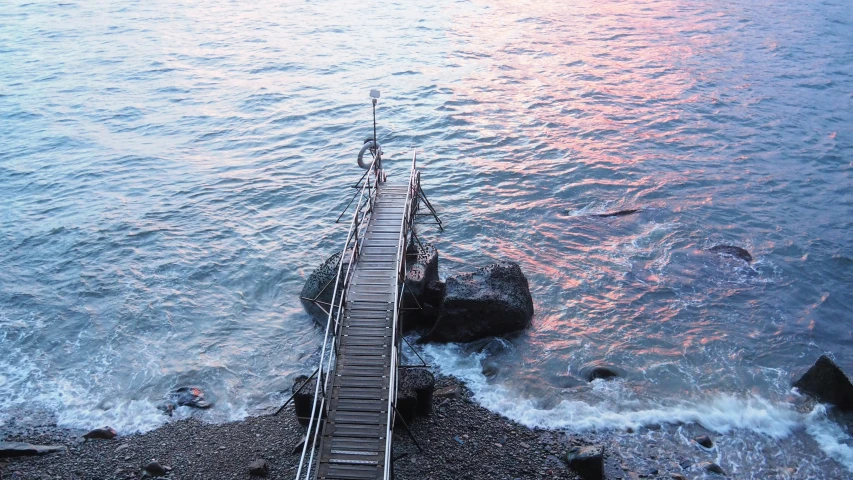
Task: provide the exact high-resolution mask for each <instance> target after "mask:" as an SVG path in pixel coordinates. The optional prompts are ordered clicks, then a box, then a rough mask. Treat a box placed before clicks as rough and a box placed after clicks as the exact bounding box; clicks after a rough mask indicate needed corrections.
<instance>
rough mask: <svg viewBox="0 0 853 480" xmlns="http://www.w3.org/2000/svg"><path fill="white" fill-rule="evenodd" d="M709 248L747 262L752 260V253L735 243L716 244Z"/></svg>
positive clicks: (719, 253)
mask: <svg viewBox="0 0 853 480" xmlns="http://www.w3.org/2000/svg"><path fill="white" fill-rule="evenodd" d="M709 250H710V251H712V252H714V253H716V254H718V255H725V256H729V257H734V258H739V259H741V260H743V261H744V262H746V263H749V262H751V261H752V255H750V254H749V252H748V251H746V250H745V249H743V248H740V247H735V246H733V245H714V246H713V247H711V248H710V249H709Z"/></svg>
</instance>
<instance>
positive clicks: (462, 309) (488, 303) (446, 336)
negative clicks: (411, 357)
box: [421, 262, 533, 342]
mask: <svg viewBox="0 0 853 480" xmlns="http://www.w3.org/2000/svg"><path fill="white" fill-rule="evenodd" d="M532 318H533V299H532V297H531V296H530V287H529V285H528V283H527V278H525V277H524V274H523V273H522V272H521V267H519V266H518V264H517V263H511V262H509V263H498V264H494V265H489V266H486V267H483V268H479V269H477V270H476V271H475V272H473V273H465V274H461V275H454V276H451V277H448V278H447V283H446V284H445V292H444V298H443V299H442V302H441V307H440V310H439V314H438V320H437V321H436V324H435V327H434V328H433V329H432V331H431V332H429V333H428V334H427V335H425V336H424V337H423V338H422V339H421V341H435V342H470V341H472V340H477V339H480V338H484V337H488V336H499V335H504V334H507V333H511V332H515V331H518V330H523V329H525V328H527V327H529V326H530V322H531V320H532Z"/></svg>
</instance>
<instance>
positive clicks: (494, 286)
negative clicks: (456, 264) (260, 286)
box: [301, 244, 533, 343]
mask: <svg viewBox="0 0 853 480" xmlns="http://www.w3.org/2000/svg"><path fill="white" fill-rule="evenodd" d="M407 255H408V256H409V260H410V264H409V265H408V269H407V271H406V286H405V289H404V292H403V297H402V300H403V307H404V308H405V309H406V312H407V313H406V315H405V317H404V320H403V328H404V329H405V330H418V329H420V330H422V331H426V332H427V333H426V334H425V335H424V336H423V337H422V338H421V339H420V341H421V342H441V343H446V342H471V341H474V340H478V339H482V338H487V337H495V336H502V335H507V334H510V333H513V332H517V331H520V330H524V329H526V328H528V327H529V326H530V323H531V321H532V319H533V298H532V297H531V295H530V286H529V284H528V282H527V278H526V277H525V276H524V273H522V271H521V267H520V266H519V265H518V264H517V263H515V262H501V263H496V264H492V265H487V266H485V267H481V268H478V269H476V270H475V271H473V272H470V273H462V274H457V275H451V276H449V277H448V278H447V281H446V282H445V283H442V282H441V281H440V280H439V277H438V250H437V249H436V248H435V247H434V246H432V245H430V244H424V245H422V246H410V247H409V249H408V251H407ZM340 258H341V255H340V254H335V255H332V256H331V257H329V258H328V259H327V260H326V261H325V262H323V264H321V265H320V266H319V267H318V268H317V269H316V270H314V271H313V272H312V273H311V275H309V277H308V279H307V280H306V282H305V285H304V286H303V288H302V293H301V297H302V302H303V305H304V306H305V308H306V310H307V311H308V313H309V314H311V316H312V317H313V318H314V320H315V321H316V322H317V323H318V324H320V325H321V326H325V325H326V320H327V317H328V308H329V305H330V303H331V301H332V293H333V290H334V288H335V276H336V275H337V272H338V269H339V263H340ZM344 267H346V265H344Z"/></svg>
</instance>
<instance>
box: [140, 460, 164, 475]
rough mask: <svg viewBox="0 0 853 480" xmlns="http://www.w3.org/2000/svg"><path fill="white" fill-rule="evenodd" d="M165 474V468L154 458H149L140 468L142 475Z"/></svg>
mask: <svg viewBox="0 0 853 480" xmlns="http://www.w3.org/2000/svg"><path fill="white" fill-rule="evenodd" d="M165 474H166V469H165V468H164V467H163V465H160V463H159V462H157V461H156V460H151V461H150V462H148V463H146V464H145V467H143V468H142V475H143V476H146V475H147V476H149V477H162V476H163V475H165Z"/></svg>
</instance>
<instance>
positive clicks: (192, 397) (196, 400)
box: [167, 387, 213, 409]
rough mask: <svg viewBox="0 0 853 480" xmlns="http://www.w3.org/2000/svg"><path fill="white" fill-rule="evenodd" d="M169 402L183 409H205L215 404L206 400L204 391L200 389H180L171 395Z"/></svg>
mask: <svg viewBox="0 0 853 480" xmlns="http://www.w3.org/2000/svg"><path fill="white" fill-rule="evenodd" d="M167 400H168V401H169V402H174V403H175V404H176V405H178V406H182V407H192V408H202V409H204V408H210V407H212V406H213V402H211V401H209V400H207V399H206V398H205V393H204V390H202V389H201V388H199V387H180V388H178V389H177V390H175V391H173V392H171V393H169V395H168V398H167Z"/></svg>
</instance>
